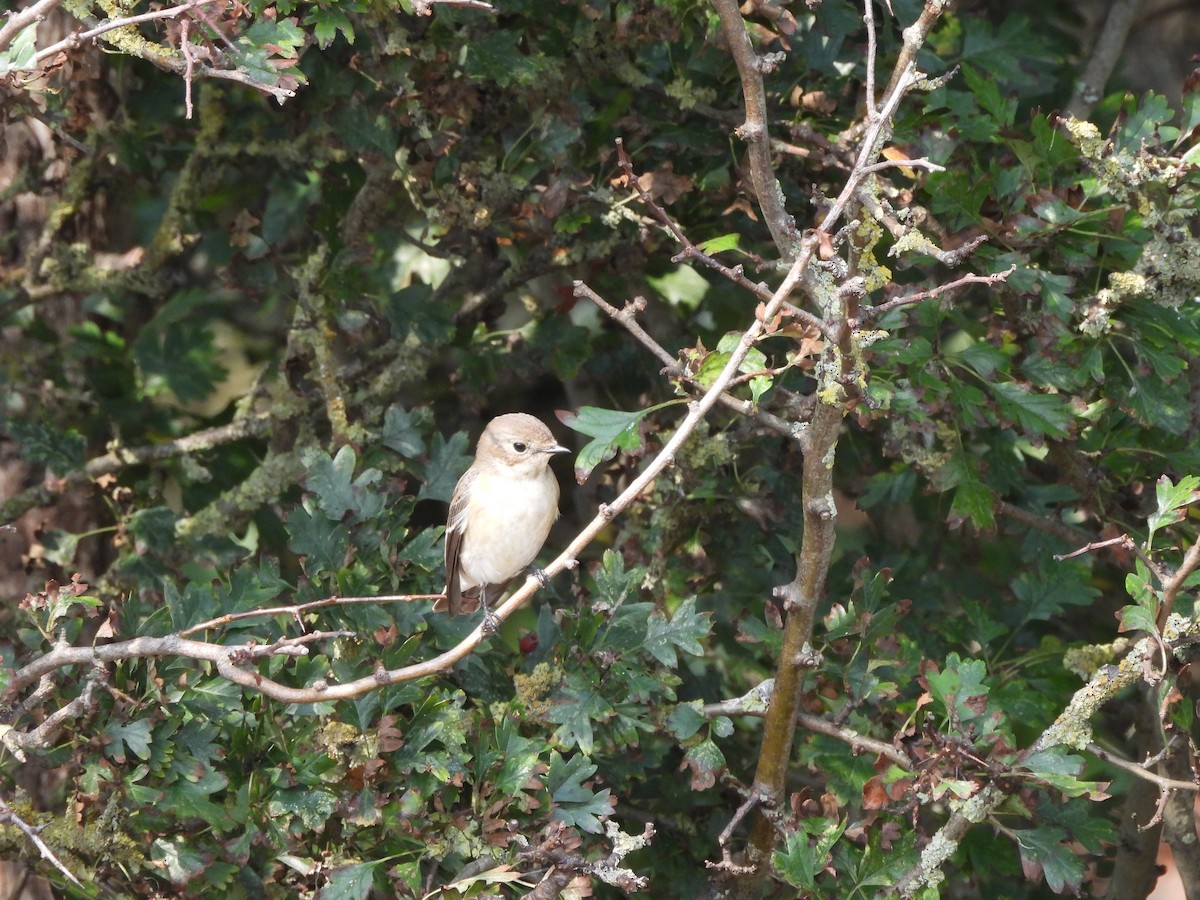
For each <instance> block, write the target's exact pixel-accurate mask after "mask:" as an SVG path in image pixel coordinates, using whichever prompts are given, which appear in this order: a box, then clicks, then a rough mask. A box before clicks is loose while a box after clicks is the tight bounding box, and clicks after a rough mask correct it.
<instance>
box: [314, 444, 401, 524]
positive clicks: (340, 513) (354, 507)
mask: <svg viewBox="0 0 1200 900" xmlns="http://www.w3.org/2000/svg"><path fill="white" fill-rule="evenodd" d="M303 461H304V466H305V468H306V469H307V470H308V474H307V476H306V477H305V480H304V486H305V487H306V488H308V490H310V491H312V492H313V493H314V494H316V495H317V505H318V506H319V507H320V509H321V511H322V512H324V513H325V515H327V516H328V517H329V518H330V519H332V520H333V521H335V522H340V521H341V520H342V519H344V518H345V516H346V514H347V513H349V512H353V513H354V514H355V517H356V518H359V519H372V518H374V517H375V516H377V515H378V514H379V512H380V510H381V509H382V508H383V502H382V498H380V497H379V495H378V494H377V493H373V492H372V491H370V490H369V488H370V487H371V486H372V485H374V484H377V483H378V482H379V481H381V480H382V479H383V473H382V472H380V471H379V470H378V469H366V470H365V471H363V473H362V474H361V475H359V476H358V478H354V467H355V465H356V464H357V463H358V456H357V454H356V453H355V452H354V448H353V447H351V446H350V445H349V444H346V445H345V446H343V447H342V448H341V449H340V450H338V452H337V456H335V457H333V459H330V458H329V454H328V453H326V452H325V451H324V450H320V449H316V448H310V449H309V450H307V451H305V453H304V456H303Z"/></svg>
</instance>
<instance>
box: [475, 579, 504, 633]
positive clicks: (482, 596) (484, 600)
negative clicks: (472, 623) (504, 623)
mask: <svg viewBox="0 0 1200 900" xmlns="http://www.w3.org/2000/svg"><path fill="white" fill-rule="evenodd" d="M479 606H480V608H481V609H482V610H483V621H482V622H480V623H479V628H480V630H481V631H482V632H483V636H484V637H491V636H492V635H493V634H495V633H496V632H497V631H499V630H500V620H499V619H497V618H496V614H495V613H494V612H492V607H491V606H490V605H489V604H488V585H486V584H484V585H481V586H480V588H479Z"/></svg>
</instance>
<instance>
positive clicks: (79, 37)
mask: <svg viewBox="0 0 1200 900" xmlns="http://www.w3.org/2000/svg"><path fill="white" fill-rule="evenodd" d="M215 2H216V0H190V2H188V3H181V4H179V5H178V6H172V7H168V8H167V9H157V10H153V11H151V12H147V13H141V14H139V15H136V16H123V17H122V18H120V19H109V20H108V21H106V22H102V23H101V24H99V25H97V26H96V27H95V28H91V29H89V30H87V31H76V32H73V33H71V34H69V35H67V36H66V37H65V38H63V39H62V40H61V41H59V42H58V43H56V44H51V45H50V46H49V47H46V48H45V49H43V50H39V51H38V52H37V54H36V55H35V56H34V57H33V61H34V62H41V61H42V60H45V59H50V58H51V57H53V56H54V55H56V54H57V53H59V52H60V51H63V50H73V49H75V48H76V47H78V46H79V45H80V44H82V43H84V42H85V41H90V40H92V39H94V38H98V37H100V35H102V34H107V33H108V32H110V31H115V30H116V29H118V28H124V27H126V26H127V25H137V24H140V23H141V22H153V21H155V20H156V19H176V18H178V17H180V16H182V15H183V14H184V13H187V12H191V11H192V10H193V9H196V8H197V7H199V6H203V5H205V4H206V3H215ZM2 46H3V44H2V43H0V47H2Z"/></svg>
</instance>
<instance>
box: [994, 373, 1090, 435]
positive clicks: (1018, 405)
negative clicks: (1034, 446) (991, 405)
mask: <svg viewBox="0 0 1200 900" xmlns="http://www.w3.org/2000/svg"><path fill="white" fill-rule="evenodd" d="M988 387H989V388H990V389H991V391H992V393H993V394H994V395H995V396H996V399H997V400H998V401H999V402H1000V411H1001V413H1003V415H1004V416H1005V418H1007V419H1009V420H1010V421H1014V422H1017V423H1018V424H1020V426H1021V427H1022V428H1023V429H1024V430H1025V431H1026V433H1028V434H1029V435H1030V436H1031V437H1040V436H1042V435H1046V436H1047V437H1054V438H1062V437H1066V436H1067V426H1068V425H1069V424H1070V422H1071V411H1070V407H1069V406H1068V405H1067V403H1066V401H1065V400H1064V399H1063V398H1062V397H1060V396H1058V395H1056V394H1034V393H1031V392H1030V391H1029V390H1028V389H1027V388H1024V387H1021V386H1020V385H1018V384H1014V383H1013V382H1011V381H1006V382H1000V383H998V384H989V385H988Z"/></svg>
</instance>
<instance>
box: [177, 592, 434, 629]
mask: <svg viewBox="0 0 1200 900" xmlns="http://www.w3.org/2000/svg"><path fill="white" fill-rule="evenodd" d="M444 596H445V595H444V594H382V595H380V596H378V597H325V598H324V599H321V600H310V601H309V602H308V603H297V604H295V605H294V606H273V607H270V608H268V609H248V610H244V611H243V612H236V613H227V614H226V615H223V616H217V617H216V618H215V619H209V620H208V621H207V622H201V623H200V624H199V625H192V626H191V627H189V628H185V629H183V631H181V632H179V636H180V637H188V636H190V635H193V634H196V633H197V632H199V631H208V630H210V629H213V628H220V627H222V626H224V625H228V624H229V623H231V622H240V621H243V620H245V619H259V618H264V617H266V616H291V617H292V618H293V619H295V620H296V621H297V622H299V621H300V618H301V616H303V615H304V614H305V613H306V612H310V611H312V610H314V609H323V608H324V607H326V606H354V605H356V604H362V603H370V604H379V603H412V602H415V601H417V600H440V599H442V598H443V597H444Z"/></svg>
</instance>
